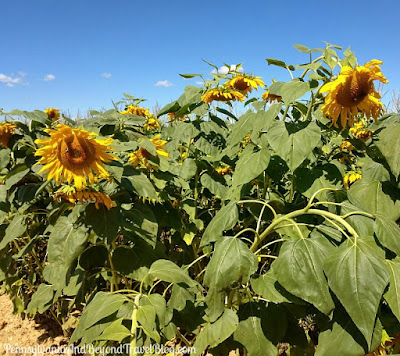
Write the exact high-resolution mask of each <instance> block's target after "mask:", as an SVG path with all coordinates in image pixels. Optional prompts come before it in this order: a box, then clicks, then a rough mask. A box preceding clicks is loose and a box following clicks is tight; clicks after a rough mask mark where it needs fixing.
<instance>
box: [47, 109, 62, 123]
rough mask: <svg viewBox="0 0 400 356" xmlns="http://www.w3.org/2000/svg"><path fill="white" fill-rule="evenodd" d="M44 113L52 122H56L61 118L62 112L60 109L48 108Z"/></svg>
mask: <svg viewBox="0 0 400 356" xmlns="http://www.w3.org/2000/svg"><path fill="white" fill-rule="evenodd" d="M44 112H45V113H46V114H47V116H48V117H49V118H50V119H51V120H52V121H56V120H58V119H59V118H60V110H59V109H54V108H47V109H46V110H45V111H44Z"/></svg>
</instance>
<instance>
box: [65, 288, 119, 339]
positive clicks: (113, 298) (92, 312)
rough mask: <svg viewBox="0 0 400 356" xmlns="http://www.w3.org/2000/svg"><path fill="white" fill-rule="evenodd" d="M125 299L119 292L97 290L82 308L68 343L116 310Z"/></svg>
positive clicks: (80, 336) (81, 335)
mask: <svg viewBox="0 0 400 356" xmlns="http://www.w3.org/2000/svg"><path fill="white" fill-rule="evenodd" d="M126 301H127V299H126V298H125V297H124V296H123V295H121V294H111V293H106V292H98V293H97V294H96V295H95V296H94V298H93V300H92V301H91V302H90V303H89V304H88V305H87V306H86V307H85V309H84V310H83V313H82V316H81V318H80V320H79V324H78V327H77V328H76V329H75V331H74V333H73V334H72V336H71V339H70V344H71V343H73V342H75V341H77V340H79V339H80V338H82V337H83V336H84V335H85V333H86V330H87V329H89V328H90V327H91V326H93V325H95V324H96V323H98V322H99V321H100V320H102V319H104V318H106V317H108V316H110V315H111V314H114V313H115V312H117V311H118V309H119V308H120V307H121V306H122V304H124V303H125V302H126Z"/></svg>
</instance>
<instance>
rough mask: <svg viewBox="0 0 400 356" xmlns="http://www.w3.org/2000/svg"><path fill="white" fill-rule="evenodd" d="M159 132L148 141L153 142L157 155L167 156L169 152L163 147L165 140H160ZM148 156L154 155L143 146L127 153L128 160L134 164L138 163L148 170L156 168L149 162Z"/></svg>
mask: <svg viewBox="0 0 400 356" xmlns="http://www.w3.org/2000/svg"><path fill="white" fill-rule="evenodd" d="M160 137H161V134H158V135H156V136H154V137H153V138H152V139H150V141H151V142H152V143H153V144H154V146H155V147H156V155H157V156H163V157H169V154H168V152H167V150H166V149H165V147H164V146H165V144H166V143H167V141H165V140H160ZM149 157H154V156H153V155H152V154H150V152H149V151H147V150H146V149H145V148H143V147H139V148H138V149H137V150H136V151H135V152H133V153H131V154H130V155H129V160H128V161H129V162H130V163H131V164H132V165H133V166H134V167H136V166H138V165H140V166H141V167H142V168H146V169H149V170H153V169H157V167H156V166H154V165H153V164H151V162H149V160H148V159H149Z"/></svg>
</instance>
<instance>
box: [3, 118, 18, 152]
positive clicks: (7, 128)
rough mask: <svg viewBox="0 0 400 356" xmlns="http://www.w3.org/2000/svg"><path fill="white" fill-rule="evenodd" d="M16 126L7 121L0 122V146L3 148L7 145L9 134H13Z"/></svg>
mask: <svg viewBox="0 0 400 356" xmlns="http://www.w3.org/2000/svg"><path fill="white" fill-rule="evenodd" d="M16 127H17V125H15V124H10V123H8V122H4V123H2V124H0V146H2V147H4V148H7V147H8V141H10V138H11V136H12V135H14V132H15V128H16Z"/></svg>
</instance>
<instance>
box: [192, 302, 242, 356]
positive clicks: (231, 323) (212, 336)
mask: <svg viewBox="0 0 400 356" xmlns="http://www.w3.org/2000/svg"><path fill="white" fill-rule="evenodd" d="M238 325H239V319H238V316H237V315H236V313H235V312H234V311H233V310H231V309H225V311H224V313H223V314H222V315H221V317H220V318H219V319H218V320H217V321H215V322H214V323H206V324H205V325H204V328H203V329H202V330H201V331H200V333H199V335H198V336H197V338H196V341H195V343H194V345H193V347H194V348H195V350H196V352H195V353H194V355H195V356H200V355H201V354H202V352H203V351H205V350H206V348H207V347H215V346H217V345H219V344H220V343H221V342H223V341H224V340H226V339H227V338H228V337H229V336H231V335H232V334H233V333H234V331H235V330H236V328H237V327H238Z"/></svg>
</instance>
